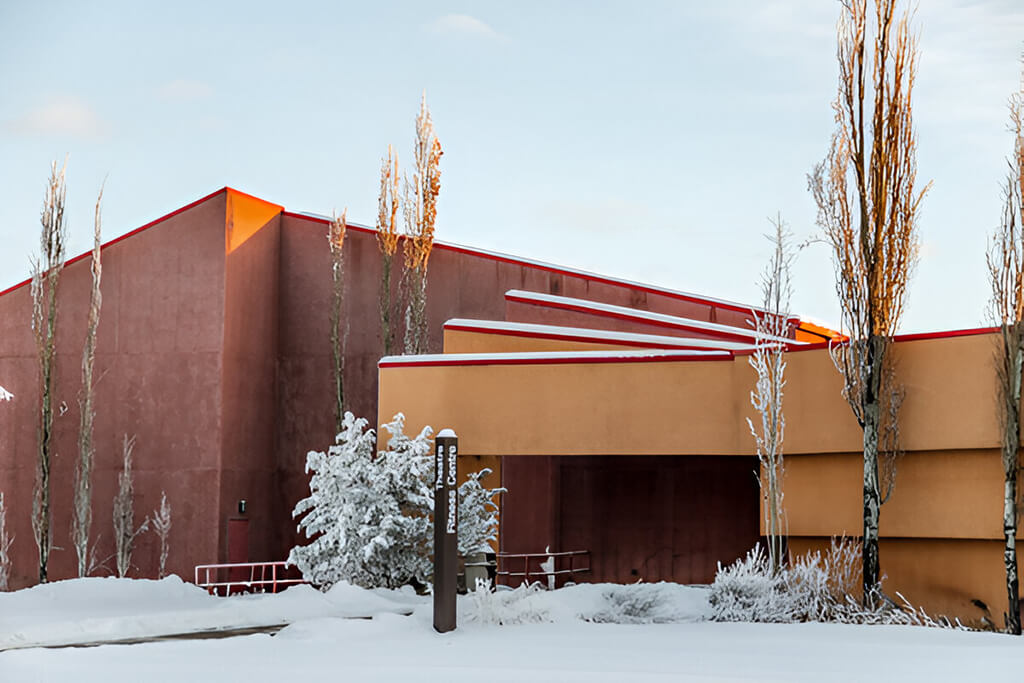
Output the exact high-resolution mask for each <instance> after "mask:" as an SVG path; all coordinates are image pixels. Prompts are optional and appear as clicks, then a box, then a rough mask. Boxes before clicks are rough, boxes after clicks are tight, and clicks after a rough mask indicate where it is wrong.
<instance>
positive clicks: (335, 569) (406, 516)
mask: <svg viewBox="0 0 1024 683" xmlns="http://www.w3.org/2000/svg"><path fill="white" fill-rule="evenodd" d="M366 426H367V421H366V420H365V419H362V418H359V419H357V418H355V417H354V416H353V415H352V413H345V417H344V420H343V422H342V431H341V433H340V434H338V436H337V437H336V439H335V441H336V443H335V444H334V445H333V446H331V447H330V448H329V449H328V450H327V452H326V453H319V452H316V451H311V452H310V453H309V454H308V455H307V456H306V471H307V472H312V473H313V476H312V477H311V479H310V484H309V486H310V495H309V497H307V498H304V499H302V500H301V501H299V503H298V504H297V505H296V506H295V509H294V511H293V512H292V516H294V517H301V519H300V521H299V530H300V531H302V530H304V531H305V534H306V537H307V538H313V539H314V540H313V541H312V542H311V543H309V544H308V545H305V546H297V547H295V548H292V551H291V553H290V554H289V556H288V562H289V564H294V565H295V566H297V567H298V568H299V570H300V571H301V572H302V574H303V576H304V577H305V578H306V579H307V580H309V581H311V582H312V583H314V584H317V585H320V586H325V587H326V586H330V585H332V584H334V583H337V582H339V581H348V582H350V583H353V584H355V585H358V586H364V587H367V588H374V587H386V588H397V587H399V586H403V585H406V584H409V583H414V584H416V583H418V584H420V585H423V584H426V583H428V582H429V580H430V578H431V572H432V570H433V566H432V563H431V560H430V558H431V555H432V554H433V543H434V536H433V518H432V513H433V507H434V490H433V477H432V474H433V466H434V463H433V458H432V455H431V453H432V450H433V445H432V441H431V435H432V433H433V432H432V430H431V428H430V427H424V428H423V430H422V431H421V432H420V433H419V434H418V435H417V436H416V437H415V438H410V437H409V436H407V435H406V434H405V431H404V429H405V417H404V416H403V415H402V414H401V413H399V414H398V415H396V416H395V419H394V420H393V421H392V422H390V423H388V424H385V425H384V426H383V427H384V429H386V430H387V431H388V432H389V433H390V435H391V438H390V439H389V440H388V444H387V449H386V450H382V451H380V452H378V453H377V456H376V457H374V455H373V450H374V443H375V435H374V432H373V430H372V429H371V430H367V429H366ZM488 472H489V470H481V471H480V472H477V473H475V474H471V475H470V476H469V479H468V480H467V481H466V482H464V483H463V484H462V486H460V487H459V497H460V500H459V512H460V514H459V518H460V519H459V549H460V551H464V549H468V551H470V552H472V551H475V550H477V549H479V548H481V547H482V546H485V545H486V543H487V541H489V540H492V539H493V538H495V532H496V528H497V516H496V514H495V513H496V512H497V505H495V504H494V502H493V500H492V499H493V497H494V495H495V494H497V493H498V492H500V491H501V490H502V489H486V488H484V487H483V486H482V485H481V484H480V478H481V477H483V476H485V475H486V474H487V473H488Z"/></svg>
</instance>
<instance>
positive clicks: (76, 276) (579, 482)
mask: <svg viewBox="0 0 1024 683" xmlns="http://www.w3.org/2000/svg"><path fill="white" fill-rule="evenodd" d="M326 233H327V220H326V219H325V218H323V217H319V216H313V215H309V214H302V213H294V212H290V211H286V210H285V209H284V208H283V207H281V206H278V205H275V204H272V203H269V202H265V201H263V200H260V199H257V198H255V197H251V196H249V195H246V194H244V193H241V192H237V191H235V190H232V189H229V188H225V189H223V190H220V191H218V192H215V193H213V194H211V195H209V196H207V197H204V198H203V199H200V200H199V201H197V202H194V203H192V204H190V205H188V206H186V207H183V208H182V209H179V210H178V211H176V212H174V213H172V214H170V215H168V216H165V217H164V218H162V219H159V220H157V221H154V222H153V223H151V224H149V225H146V226H143V227H142V228H139V229H138V230H136V231H134V232H132V233H129V234H128V235H126V236H125V237H123V238H119V239H118V240H115V241H112V242H110V243H108V244H107V245H106V246H105V247H104V249H103V265H104V275H103V313H102V318H101V323H100V328H99V336H98V344H99V350H98V353H97V369H96V375H97V376H98V377H100V378H101V379H100V380H99V381H98V382H97V384H96V392H97V416H96V446H97V467H96V472H95V474H94V481H95V486H94V513H93V518H94V522H93V524H94V533H99V534H101V536H100V553H99V554H100V555H106V554H109V552H110V549H109V548H108V549H105V548H104V544H106V545H107V546H111V543H110V540H109V539H110V537H111V534H110V533H109V531H108V525H109V522H107V521H106V520H109V519H110V511H111V500H112V498H113V494H114V490H115V487H116V481H117V477H116V472H117V469H118V468H119V466H120V444H121V440H122V438H123V435H124V434H129V435H132V434H134V435H136V437H137V443H138V446H137V448H136V470H137V475H136V478H137V483H136V491H137V503H136V516H137V517H139V518H141V517H142V516H144V515H145V513H146V511H147V510H152V509H153V508H154V507H156V506H157V505H158V503H159V498H160V493H161V491H166V493H167V497H168V500H169V501H170V502H171V504H172V506H173V507H174V529H173V532H172V534H173V537H172V543H173V544H174V545H173V546H172V552H171V560H170V565H171V569H172V570H173V571H174V572H175V573H178V574H180V575H182V576H184V577H190V576H191V575H192V568H193V566H194V565H196V564H201V563H208V562H218V561H220V562H224V561H247V560H250V561H263V560H279V559H283V558H284V557H285V556H286V555H287V552H288V549H289V548H290V547H291V546H292V545H293V544H294V543H295V542H297V541H298V540H299V539H298V537H297V535H296V532H295V523H294V521H293V520H292V519H291V514H290V513H291V510H292V508H293V506H294V505H295V503H296V502H297V501H298V500H299V499H300V498H302V497H303V496H304V495H306V493H307V491H308V488H307V484H308V478H307V475H306V473H305V472H304V464H305V454H306V452H307V451H309V450H310V449H318V450H323V449H324V448H325V447H326V446H327V445H328V444H329V443H330V442H331V441H332V437H333V435H332V431H333V429H332V428H333V423H334V415H333V402H332V395H333V393H332V392H333V378H332V370H331V367H332V364H331V347H330V341H329V340H330V335H329V323H328V308H329V301H330V297H331V275H330V273H331V271H330V254H329V251H328V248H327V241H326ZM681 239H682V238H681ZM344 253H345V288H346V292H345V309H344V310H345V316H346V320H347V330H348V336H347V342H346V348H345V395H346V397H347V403H348V407H349V409H351V410H352V411H353V412H354V413H356V414H357V415H361V416H366V417H369V418H371V421H376V422H378V423H383V422H386V421H389V420H390V418H391V416H393V415H394V414H395V413H397V412H403V413H404V414H405V415H406V418H407V430H408V431H409V432H416V431H418V430H419V429H420V428H421V427H422V426H424V425H430V426H432V427H433V428H434V429H435V431H437V430H440V429H442V428H451V429H454V430H455V431H456V432H457V433H458V435H459V451H460V455H459V461H460V462H459V469H460V471H461V472H462V473H465V472H468V471H473V470H476V469H479V468H480V467H484V466H486V467H490V468H491V469H492V470H493V471H494V474H493V475H492V477H491V481H490V483H491V484H492V485H497V484H499V483H500V484H501V485H502V486H504V487H505V488H506V489H507V493H505V494H503V495H502V498H501V527H500V539H499V544H500V549H501V550H502V551H504V552H506V553H530V552H534V553H537V552H543V551H544V550H545V549H546V548H549V549H550V550H551V551H552V552H560V551H575V550H585V551H588V563H589V570H590V571H589V572H586V573H582V574H577V575H574V579H575V580H577V581H616V582H631V581H637V580H643V581H660V580H670V581H679V582H687V583H701V582H709V581H710V580H711V579H712V578H713V575H714V571H715V568H716V566H717V563H719V562H722V563H723V564H724V563H728V562H731V561H733V560H734V559H736V558H737V557H739V556H741V555H742V554H744V553H745V552H746V551H747V550H748V549H749V548H750V547H752V546H753V544H754V543H755V542H757V540H758V538H759V537H760V534H761V533H762V531H763V530H762V529H761V528H760V527H761V524H760V519H761V514H760V509H759V492H758V485H757V479H756V472H757V459H756V456H755V450H754V440H753V438H752V437H751V434H750V430H749V428H748V426H747V422H746V421H747V418H748V417H751V418H752V417H754V415H753V412H752V409H751V407H750V400H749V396H750V391H751V389H752V388H753V385H754V381H755V373H754V371H753V370H752V369H751V367H750V365H749V354H750V351H751V347H752V344H753V342H754V337H753V334H752V331H751V327H750V320H751V319H752V318H753V316H754V315H755V314H756V313H757V311H756V310H755V309H752V308H751V307H750V306H747V305H741V304H736V303H731V302H726V301H721V300H717V299H714V298H710V297H706V296H700V295H694V294H689V293H683V292H677V291H672V290H668V289H663V288H660V287H657V286H653V285H646V284H639V283H634V282H626V281H622V280H617V279H614V278H609V277H604V276H598V275H595V274H591V273H584V272H579V271H575V270H572V269H568V268H562V267H558V266H553V265H549V264H545V263H539V262H534V261H528V260H524V259H519V258H516V257H512V256H507V255H501V254H494V253H490V252H485V251H482V250H478V249H473V248H469V247H462V246H457V245H450V244H443V243H439V244H437V245H436V246H435V249H434V252H433V254H432V255H431V257H430V268H429V278H428V299H427V301H428V322H429V333H430V340H429V346H430V349H431V354H430V355H423V356H389V357H384V358H382V357H381V356H382V354H383V346H382V343H381V339H380V328H379V322H378V321H379V314H378V287H379V282H380V280H381V271H380V268H381V259H380V255H379V252H378V249H377V243H376V235H375V234H374V232H373V230H372V229H368V228H364V227H361V226H351V227H350V228H349V232H348V235H347V237H346V241H345V247H344ZM396 261H400V259H396ZM395 267H396V270H395V273H394V276H393V277H392V281H393V282H395V283H397V282H398V280H399V279H400V278H399V275H400V272H399V270H398V267H399V264H397V263H396V266H395ZM88 297H89V264H88V260H87V259H84V258H80V259H76V260H75V261H74V262H71V263H69V265H68V266H67V268H66V271H65V273H64V276H63V278H62V282H61V290H60V299H59V309H60V318H59V321H60V323H59V329H58V346H57V348H58V377H57V385H56V386H57V388H56V392H55V393H56V397H57V401H58V403H59V404H61V405H62V406H66V410H65V411H64V414H63V416H61V417H58V418H57V419H56V422H55V430H56V436H55V449H54V450H55V452H56V453H57V454H58V455H57V457H56V458H55V461H54V475H53V491H54V494H53V497H54V503H55V507H54V525H53V526H54V533H55V534H56V539H57V540H56V544H57V545H59V546H62V547H64V548H65V549H64V550H60V551H56V552H54V553H53V554H52V556H51V567H52V571H51V576H54V577H56V578H62V577H67V576H70V575H71V574H72V573H73V568H74V553H73V552H72V551H71V550H70V544H69V543H68V542H65V541H64V539H66V538H67V534H68V529H69V528H70V502H69V501H70V498H71V482H72V473H73V468H74V460H75V457H76V455H77V446H76V444H77V428H78V408H77V396H78V392H79V390H80V370H79V364H80V359H81V349H82V340H83V339H84V334H85V316H86V309H87V302H88ZM30 310H31V297H30V292H29V287H28V286H27V285H25V284H22V285H18V286H16V287H14V288H12V289H10V290H8V291H6V292H4V293H2V294H0V378H2V380H3V385H4V386H5V387H6V388H7V389H9V390H10V391H12V392H13V393H14V394H15V396H16V400H15V401H14V402H13V403H8V404H4V405H2V406H0V489H2V490H3V491H4V493H5V495H6V499H7V504H8V509H9V513H8V526H9V527H10V528H11V530H12V532H13V533H14V534H15V535H16V537H17V539H16V547H15V548H14V557H15V567H14V573H15V577H14V582H15V586H16V587H20V586H24V585H28V584H30V583H31V582H32V578H33V576H34V574H35V561H36V560H35V547H34V545H33V544H32V540H31V539H32V530H31V525H30V510H31V496H32V481H33V473H34V468H35V448H36V446H35V424H36V405H37V403H36V402H37V398H38V388H37V379H36V376H37V374H36V373H37V369H36V361H35V347H34V342H33V339H32V333H31V331H30V329H29V319H30ZM396 317H399V318H400V317H401V316H396ZM832 337H833V333H832V332H831V331H830V330H826V329H823V328H820V327H817V326H815V325H812V324H809V323H806V322H803V321H801V320H800V319H799V318H798V317H794V318H793V319H792V320H791V331H790V344H789V348H790V354H789V356H788V367H787V370H786V382H787V384H786V395H785V415H786V433H785V453H786V478H785V511H786V515H787V519H788V525H789V536H790V540H789V547H790V549H791V551H793V552H804V551H806V550H808V549H812V548H817V547H821V546H822V545H823V544H827V543H828V539H829V538H830V537H831V536H832V535H837V534H843V533H845V534H847V535H858V534H859V533H860V531H861V456H860V447H861V432H860V429H859V428H858V426H857V423H856V422H855V420H854V418H853V415H852V413H851V411H850V409H849V407H848V405H847V404H846V402H845V400H844V399H843V398H842V396H841V379H840V377H839V375H838V373H837V372H836V370H835V368H834V367H833V365H832V361H831V359H830V357H829V351H828V348H827V346H828V343H829V340H830V339H832ZM399 338H401V330H399ZM993 344H994V342H993V335H992V334H991V331H989V330H970V331H959V332H949V333H942V334H928V335H909V336H904V337H901V338H898V339H897V341H896V343H895V344H894V345H893V347H892V348H893V353H894V354H895V355H896V357H897V360H898V368H899V377H900V381H901V382H902V384H903V386H904V387H905V391H906V398H905V401H904V405H903V411H902V415H901V438H902V445H903V448H904V449H905V451H906V453H905V455H904V456H903V458H902V460H901V462H900V465H899V470H898V475H897V483H896V488H895V490H894V492H893V494H892V497H891V499H890V500H889V502H888V503H886V504H885V506H884V507H883V509H882V516H881V536H882V543H881V560H882V570H883V572H884V573H885V574H886V575H887V577H888V578H887V582H886V587H887V590H890V591H897V590H898V591H900V592H901V593H903V594H904V595H905V596H906V597H907V598H908V599H909V600H911V601H912V602H914V603H916V604H920V605H922V606H924V607H925V608H926V609H928V610H929V611H930V612H933V613H944V614H949V615H953V616H960V617H963V618H968V619H977V618H980V617H981V616H982V615H983V613H982V611H981V609H980V608H979V607H978V606H977V605H978V603H979V602H980V603H984V604H985V605H987V606H989V607H991V611H992V613H993V614H994V615H997V616H998V615H999V614H1001V609H1002V608H1003V604H1004V603H1005V588H1004V581H1003V562H1002V545H1003V544H1002V540H1001V539H1002V470H1001V465H1000V459H999V433H1000V431H999V425H998V419H997V412H996V405H995V388H996V377H995V371H994V368H993V365H992V352H993V348H994V347H993ZM62 410H63V408H62ZM243 500H244V501H246V503H245V506H244V512H242V510H243V507H242V506H241V505H240V501H243ZM149 536H150V535H146V534H144V535H143V536H141V537H140V544H139V549H138V551H137V552H136V559H135V564H136V565H137V566H138V569H137V571H135V572H133V575H136V576H152V575H154V574H155V567H156V563H157V553H158V548H157V546H156V542H155V539H152V538H150V537H149ZM997 621H998V619H997Z"/></svg>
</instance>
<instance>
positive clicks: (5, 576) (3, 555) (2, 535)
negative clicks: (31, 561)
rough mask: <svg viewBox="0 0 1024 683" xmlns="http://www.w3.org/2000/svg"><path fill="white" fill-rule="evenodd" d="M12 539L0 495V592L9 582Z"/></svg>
mask: <svg viewBox="0 0 1024 683" xmlns="http://www.w3.org/2000/svg"><path fill="white" fill-rule="evenodd" d="M12 543H14V538H13V537H11V536H8V535H7V506H6V505H5V504H4V494H3V493H0V591H5V590H7V588H8V585H9V583H10V580H11V544H12Z"/></svg>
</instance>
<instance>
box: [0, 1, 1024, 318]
mask: <svg viewBox="0 0 1024 683" xmlns="http://www.w3.org/2000/svg"><path fill="white" fill-rule="evenodd" d="M838 13H839V5H838V3H837V2H831V1H829V0H792V1H781V0H780V1H772V0H767V1H757V0H727V1H720V2H683V1H679V2H639V1H634V2H522V1H519V2H514V3H509V2H440V1H439V2H361V3H347V2H323V3H310V2H292V3H281V2H245V3H241V2H240V3H215V4H213V5H212V6H211V3H206V2H203V3H197V2H188V1H181V2H175V3H142V2H93V3H84V2H60V1H55V2H50V3H45V4H44V3H29V2H21V3H2V4H0V91H2V92H3V93H4V94H5V96H4V97H3V98H2V99H0V188H3V189H2V192H3V196H2V201H0V244H2V246H0V288H2V287H5V286H6V285H9V284H13V283H14V282H17V281H19V280H21V279H24V277H26V276H27V272H28V255H29V253H30V252H31V251H32V250H33V249H34V248H35V245H36V242H37V239H38V238H37V234H38V213H39V208H40V204H41V201H42V195H43V189H44V183H45V179H46V175H47V172H48V166H49V163H50V160H52V159H54V158H63V156H64V154H65V153H69V154H70V162H69V165H68V187H69V190H68V206H69V215H70V227H71V233H72V238H71V252H72V254H78V253H80V252H83V251H85V250H86V249H87V248H88V247H89V244H90V235H91V229H92V225H91V216H92V211H91V207H92V202H93V201H94V199H95V194H96V191H97V190H98V188H99V185H100V183H101V181H102V179H103V178H104V176H106V177H107V185H106V193H105V200H104V226H105V232H104V239H110V238H113V237H116V236H117V235H119V234H122V233H124V232H127V231H129V230H131V229H133V228H135V227H138V226H139V225H142V224H143V223H146V222H147V221H149V220H152V219H153V218H156V217H158V216H160V215H162V214H164V213H166V212H168V211H171V210H173V209H175V208H178V207H180V206H182V205H184V204H186V203H188V202H190V201H193V200H195V199H197V198H199V197H200V196H203V195H205V194H207V193H209V192H211V191H213V190H215V189H217V188H219V187H222V186H224V185H231V186H233V187H236V188H238V189H240V190H243V191H246V192H250V193H252V194H255V195H257V196H260V197H263V198H265V199H268V200H270V201H274V202H277V203H279V204H283V205H284V206H286V207H287V208H288V209H290V210H293V211H314V212H321V213H330V212H331V211H332V210H334V209H338V210H340V209H342V208H344V207H346V206H347V207H348V215H349V218H350V219H351V220H354V221H357V222H361V223H366V224H370V223H372V222H373V221H374V219H375V216H376V199H377V174H378V169H379V165H380V157H381V155H382V154H383V153H384V151H385V150H386V148H387V145H388V143H393V144H395V145H396V147H397V148H398V151H399V154H400V156H401V160H402V161H403V164H404V162H407V161H408V160H409V159H410V158H411V149H412V139H413V133H414V131H413V120H414V118H415V114H416V109H417V106H418V100H419V96H420V92H421V91H422V90H423V89H424V88H425V89H426V90H427V96H428V101H429V104H430V108H431V111H432V113H433V116H434V120H435V123H436V127H437V132H438V135H439V137H440V139H441V142H442V144H443V146H444V150H445V156H444V159H443V163H442V174H443V175H442V189H441V199H440V205H439V216H438V237H439V238H440V239H443V240H447V241H453V242H459V243H464V244H470V245H474V246H479V247H483V248H488V249H496V250H501V251H507V252H510V253H513V254H517V255H521V256H527V257H531V258H538V259H543V260H548V261H552V262H555V263H559V264H563V265H568V266H573V267H578V268H584V269H588V270H594V271H598V272H601V273H606V274H610V275H617V276H623V277H627V278H631V279H637V280H642V281H647V282H651V283H654V284H659V285H663V286H668V287H675V288H679V289H683V290H687V291H693V292H697V293H703V294H707V295H710V296H715V297H720V298H727V299H734V300H739V301H746V302H755V301H756V300H757V299H758V298H759V291H758V289H757V277H758V272H759V271H760V268H761V266H762V264H763V263H764V261H765V260H766V259H767V257H768V252H769V245H768V243H767V241H766V240H764V239H763V238H762V236H761V235H762V234H763V233H764V232H766V231H767V230H768V229H769V227H770V226H769V224H768V221H767V217H768V216H772V215H775V214H776V213H777V212H780V213H781V214H782V216H783V218H784V219H785V220H786V221H788V222H789V224H790V225H791V227H792V229H793V231H794V232H795V233H796V235H797V236H798V237H800V238H804V237H808V236H810V235H811V234H812V233H813V232H814V230H815V228H814V213H815V211H814V206H813V202H812V201H811V198H810V196H809V195H808V193H807V191H806V173H807V172H808V171H809V170H810V169H811V167H812V166H813V164H815V163H816V162H817V161H819V160H820V159H821V157H822V156H823V154H824V153H825V151H826V149H827V146H828V139H829V136H830V134H831V131H832V125H833V124H832V112H831V109H830V102H831V100H832V99H833V97H834V96H835V80H836V66H835V58H834V51H835V31H834V25H835V20H836V18H837V17H838ZM917 16H918V20H917V25H918V26H919V27H920V29H921V51H922V52H921V64H920V72H919V78H918V84H917V90H916V105H917V106H916V109H915V113H916V121H917V125H918V131H919V146H920V154H919V179H921V180H928V179H932V180H934V187H933V189H932V191H931V193H930V194H929V195H928V197H927V198H926V199H925V202H924V205H923V206H924V208H923V213H922V221H921V234H922V237H923V243H924V244H923V250H922V259H921V263H920V266H919V267H918V270H917V273H916V276H915V278H914V281H913V284H912V289H911V296H910V299H909V302H908V306H907V311H906V317H905V322H904V326H903V328H904V330H905V331H925V330H936V329H944V328H958V327H973V326H977V325H979V324H982V323H983V322H984V304H985V299H986V297H987V291H988V289H987V283H986V280H985V271H984V247H985V240H986V238H987V235H988V233H989V232H991V230H992V228H993V227H994V226H995V225H996V224H997V222H998V220H999V215H1000V189H999V183H1000V180H1001V175H1002V174H1003V172H1004V169H1005V168H1006V166H1005V164H1006V162H1005V157H1006V155H1007V153H1008V152H1009V150H1010V145H1011V142H1012V141H1011V137H1010V136H1009V134H1008V133H1007V131H1006V119H1007V117H1006V101H1007V97H1008V96H1009V95H1010V93H1011V92H1013V91H1014V90H1015V89H1017V88H1018V87H1020V63H1019V58H1020V55H1021V51H1022V49H1024V3H1021V2H1020V1H1019V0H990V1H983V0H979V1H977V2H966V1H960V0H921V2H920V6H919V9H918V14H917ZM832 282H833V276H832V268H831V263H830V261H829V253H828V251H827V249H826V248H825V247H824V246H823V245H812V246H810V247H808V248H807V249H806V250H804V251H803V252H802V253H801V254H800V257H799V260H798V263H797V266H796V279H795V287H796V292H795V296H794V302H793V308H794V311H795V312H796V313H798V314H801V315H804V316H806V317H810V318H812V319H817V320H819V321H822V322H825V323H829V324H836V323H837V322H838V307H837V305H836V303H835V297H834V294H833V284H832Z"/></svg>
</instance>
